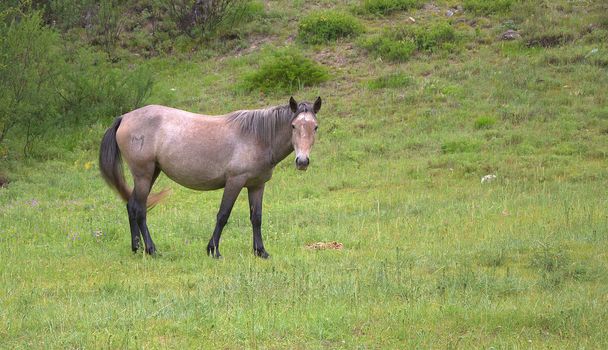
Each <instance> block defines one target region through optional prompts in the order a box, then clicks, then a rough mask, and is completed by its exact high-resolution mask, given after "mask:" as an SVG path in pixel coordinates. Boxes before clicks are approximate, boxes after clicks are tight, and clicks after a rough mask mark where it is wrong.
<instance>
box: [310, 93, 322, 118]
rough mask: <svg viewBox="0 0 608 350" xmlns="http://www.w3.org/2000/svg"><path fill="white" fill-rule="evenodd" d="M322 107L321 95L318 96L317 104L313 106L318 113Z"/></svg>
mask: <svg viewBox="0 0 608 350" xmlns="http://www.w3.org/2000/svg"><path fill="white" fill-rule="evenodd" d="M320 109H321V96H319V97H317V100H316V101H315V105H314V106H313V107H312V110H313V111H314V112H315V114H317V112H318V111H319V110H320Z"/></svg>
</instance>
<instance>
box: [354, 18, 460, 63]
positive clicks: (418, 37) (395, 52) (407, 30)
mask: <svg viewBox="0 0 608 350" xmlns="http://www.w3.org/2000/svg"><path fill="white" fill-rule="evenodd" d="M455 41H456V32H455V30H454V28H452V26H451V25H449V24H448V23H444V22H439V23H436V24H433V25H431V26H428V27H415V26H413V25H408V26H404V27H400V28H396V29H392V30H389V31H385V32H384V33H383V34H381V35H379V36H375V37H371V38H368V39H366V40H363V41H361V46H362V47H363V48H365V49H366V50H367V51H369V52H371V53H372V54H373V55H375V56H378V57H382V58H385V59H388V60H390V61H398V62H403V61H406V60H408V59H409V58H410V56H411V55H412V54H413V53H414V52H416V51H430V52H434V51H437V50H442V49H445V50H451V49H452V48H453V46H454V42H455Z"/></svg>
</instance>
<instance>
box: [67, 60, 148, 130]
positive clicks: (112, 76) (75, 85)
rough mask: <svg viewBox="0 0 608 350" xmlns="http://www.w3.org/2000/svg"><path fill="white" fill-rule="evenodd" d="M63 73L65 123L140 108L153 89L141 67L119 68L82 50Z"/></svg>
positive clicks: (113, 115)
mask: <svg viewBox="0 0 608 350" xmlns="http://www.w3.org/2000/svg"><path fill="white" fill-rule="evenodd" d="M75 56H76V57H77V59H76V60H74V62H71V63H70V69H69V70H68V71H67V72H66V73H65V77H64V78H65V84H64V85H63V92H62V96H63V102H64V103H63V107H62V110H63V113H62V114H63V115H64V116H66V117H67V118H66V119H67V122H68V123H70V124H74V123H82V122H85V123H91V122H94V121H97V120H99V119H100V118H107V117H116V116H118V115H121V114H124V113H126V112H128V111H131V110H133V109H136V108H138V107H141V106H142V105H143V104H144V102H145V100H146V99H147V98H148V97H149V95H150V93H151V91H152V85H153V80H152V73H151V72H150V71H149V70H148V69H147V68H146V67H145V66H144V67H137V68H133V69H120V68H114V67H112V66H110V64H108V63H107V62H106V61H104V60H103V58H102V57H100V56H99V55H97V54H95V53H93V52H90V51H88V50H84V49H81V50H79V51H78V52H77V53H75Z"/></svg>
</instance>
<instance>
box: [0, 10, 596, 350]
mask: <svg viewBox="0 0 608 350" xmlns="http://www.w3.org/2000/svg"><path fill="white" fill-rule="evenodd" d="M9 3H10V2H7V3H6V4H9ZM39 3H45V2H44V1H43V2H39ZM48 3H49V4H55V5H54V6H59V5H60V4H65V2H63V1H55V2H52V1H51V2H48ZM86 3H87V2H86V1H82V4H86ZM102 3H103V4H106V2H102ZM142 3H145V2H141V1H122V2H120V1H118V2H115V3H114V4H113V7H112V6H111V7H110V8H111V9H113V11H115V13H118V14H119V15H120V16H118V17H112V16H111V15H108V17H107V18H110V19H112V18H118V19H121V21H122V22H120V23H121V24H120V26H119V28H121V30H120V31H118V32H117V33H118V34H117V36H116V37H114V39H112V38H109V39H108V37H106V39H107V40H109V41H105V42H104V41H100V40H101V39H99V38H102V37H103V35H102V34H100V33H104V32H103V31H101V32H92V29H91V28H96V27H95V26H96V24H95V23H101V22H95V21H94V20H92V22H91V23H92V24H91V25H90V26H88V27H87V23H80V24H69V23H68V22H66V21H62V20H60V19H61V18H64V17H51V16H49V13H55V14H57V13H63V12H57V11H59V10H56V11H55V12H43V14H42V15H41V17H40V18H39V19H38V20H37V21H38V22H36V20H33V22H31V26H32V27H31V29H30V30H31V31H30V32H27V31H23V33H26V34H27V33H39V31H40V30H42V31H43V33H42V34H40V35H38V34H36V36H35V37H34V36H30V38H31V40H29V41H24V40H18V39H19V36H16V35H14V36H10V35H8V34H7V35H6V36H5V38H14V40H13V41H10V40H8V39H5V40H3V41H0V43H2V44H3V46H2V49H3V51H2V55H0V77H1V78H2V79H0V83H2V84H5V85H2V86H3V87H4V91H7V92H6V93H5V94H3V95H2V98H1V99H0V101H4V102H7V101H13V100H15V101H16V100H17V97H19V96H21V95H19V94H18V93H19V91H21V89H20V88H18V87H20V86H30V84H29V83H28V85H20V84H19V83H15V82H21V81H25V80H19V79H21V78H20V77H28V76H41V75H36V74H39V73H31V74H30V71H29V70H24V69H13V68H15V67H28V64H27V63H25V62H20V61H18V59H12V61H11V60H9V58H10V57H23V56H19V53H20V52H23V51H19V50H22V49H21V47H22V46H19V45H18V44H20V43H24V42H31V43H33V44H32V45H33V47H34V46H35V45H38V46H37V47H38V48H39V49H40V52H42V53H41V54H40V55H37V56H32V57H38V59H39V60H40V61H39V62H46V63H45V64H49V65H51V66H53V67H57V70H56V71H54V70H44V72H54V73H53V74H50V73H49V75H48V76H49V77H50V78H49V79H48V80H40V81H41V83H40V84H38V85H36V84H34V83H32V84H31V86H39V87H41V88H40V89H39V90H36V91H38V92H40V91H42V92H44V93H45V94H42V93H40V94H33V93H32V94H30V95H23V96H25V98H21V99H20V100H19V103H15V104H10V103H8V102H7V103H3V104H2V105H3V107H0V117H1V118H0V126H2V127H3V128H5V127H6V126H7V125H9V124H8V123H9V122H12V121H13V120H15V119H14V118H13V116H14V115H15V113H17V112H18V113H19V114H18V115H19V116H20V118H21V119H19V121H17V122H15V124H14V127H11V128H10V129H7V130H10V132H7V133H6V135H7V136H6V138H4V139H2V138H1V137H0V150H1V153H2V158H0V180H4V181H3V182H8V183H7V184H5V185H4V187H2V188H0V260H1V261H2V264H0V344H2V346H0V347H7V348H43V347H44V348H47V347H50V348H104V347H107V348H207V347H214V348H215V347H219V348H228V349H233V348H234V349H240V348H277V349H282V348H302V349H308V348H313V349H317V348H332V349H333V348H344V349H353V348H361V349H367V348H373V349H401V348H465V349H468V348H519V347H532V348H598V349H599V348H606V347H608V337H607V336H606V334H605V331H604V328H605V323H606V322H605V320H606V319H607V318H608V299H607V298H606V295H607V292H608V291H607V288H606V286H607V285H608V284H607V282H608V272H607V271H608V257H607V255H606V251H607V248H608V241H607V239H608V220H607V219H608V209H607V208H608V197H607V196H606V194H607V192H606V188H608V166H607V165H608V159H607V157H608V102H607V99H606V87H607V86H608V74H607V73H608V71H607V70H608V44H607V43H608V5H607V4H606V3H605V2H604V1H601V0H589V1H577V2H574V1H567V0H559V1H529V0H500V1H484V0H462V1H458V0H438V1H433V2H425V1H416V0H362V1H263V2H262V1H250V2H241V3H239V5H238V7H234V8H232V10H230V11H233V12H231V14H230V16H229V17H228V19H227V20H225V21H224V22H221V23H220V24H218V25H217V26H216V27H214V29H213V30H209V31H207V32H206V31H204V30H202V29H200V28H199V29H196V30H193V31H192V32H190V33H189V34H185V33H184V32H180V31H179V30H178V27H176V26H175V24H173V25H172V24H171V23H169V22H165V21H162V20H161V19H162V18H168V17H163V16H167V12H163V11H168V10H166V9H165V10H163V9H162V8H160V9H159V8H156V7H153V6H152V5H150V6H148V7H146V6H144V5H145V4H143V5H142ZM158 3H163V2H162V1H159V2H158ZM181 3H186V2H181ZM36 4H37V2H34V5H33V6H34V7H35V5H36ZM109 4H110V5H112V2H111V1H110V2H109ZM2 6H4V5H2ZM49 6H50V5H49ZM83 6H84V5H83ZM7 8H8V6H7ZM57 8H60V7H54V9H57ZM83 8H84V7H83ZM0 10H2V11H4V12H2V11H0V13H2V14H3V15H0V20H2V21H4V22H3V23H5V24H4V27H2V28H0V29H1V30H6V32H5V33H9V31H10V30H16V29H9V28H14V27H10V25H9V24H7V23H9V22H8V21H7V20H6V19H7V18H9V17H10V16H13V15H11V14H10V13H9V12H6V9H5V8H2V7H0ZM155 11H157V12H155ZM85 12H86V11H85ZM85 12H83V13H85ZM7 13H9V14H8V15H7ZM96 13H98V14H99V13H103V12H96ZM7 16H9V17H7ZM20 16H22V15H19V16H17V17H15V18H28V17H27V16H22V17H20ZM66 16H67V15H66ZM78 16H80V15H78ZM53 18H54V19H53ZM73 18H80V17H73ZM83 18H84V17H83ZM20 20H21V19H20ZM22 21H23V22H22V23H30V22H27V21H25V20H22ZM53 21H55V22H53ZM155 21H156V22H155ZM108 23H113V22H111V21H110V22H108ZM40 28H42V29H40ZM117 28H118V27H117ZM197 30H201V31H202V32H197ZM205 30H206V29H205ZM46 31H48V32H46ZM11 33H14V32H11ZM24 35H25V34H24ZM45 35H48V36H45ZM34 38H41V39H40V41H37V40H34ZM42 39H44V40H42ZM11 40H12V39H11ZM42 42H47V43H52V45H51V46H49V47H46V48H44V47H42V46H41V45H42V44H40V43H42ZM34 43H39V44H34ZM104 43H105V44H104ZM53 48H61V49H53ZM11 50H12V51H11ZM34 51H35V50H34ZM34 51H30V52H34ZM13 54H14V55H13ZM10 55H13V56H10ZM28 57H30V56H28ZM7 62H8V63H7ZM11 62H12V63H11ZM17 62H18V63H17ZM37 62H38V61H37ZM11 69H13V70H11ZM7 72H11V73H10V74H9V73H7ZM18 72H25V73H27V74H30V75H26V74H25V73H24V74H23V75H18ZM31 72H36V71H31ZM15 77H17V78H15ZM24 79H25V78H24ZM7 82H12V83H11V84H9V83H7ZM9 91H10V92H9ZM32 91H34V90H32ZM55 93H58V94H60V95H61V96H59V95H55ZM292 95H293V96H294V97H296V98H297V99H298V100H308V101H311V102H312V101H314V99H315V98H316V97H317V96H321V97H322V98H323V107H322V109H321V111H320V112H319V114H318V118H319V131H318V138H317V142H316V144H315V146H314V149H313V151H312V155H311V165H310V167H309V169H308V171H306V172H298V171H296V170H295V168H294V165H293V161H292V160H291V158H288V159H286V160H285V161H284V162H283V163H280V164H279V165H278V166H277V168H276V170H275V172H274V176H273V179H272V180H270V182H268V183H267V186H266V193H265V195H264V216H263V223H262V231H263V235H264V239H265V245H266V249H267V250H268V251H269V253H270V254H271V256H272V257H271V258H270V259H268V260H262V259H259V258H256V257H255V256H254V255H253V254H252V253H251V225H250V222H249V210H248V205H247V200H246V196H245V195H244V194H241V197H240V198H239V199H238V201H237V203H236V205H235V207H234V210H233V212H232V216H231V218H230V222H229V223H228V225H227V227H226V228H225V230H224V234H223V236H222V254H223V255H224V258H223V259H221V260H215V259H211V258H209V257H207V255H206V252H205V247H206V244H207V241H208V239H209V236H210V235H211V233H212V232H213V228H214V224H215V219H216V214H217V210H218V206H219V203H220V200H221V195H222V193H221V191H213V192H195V191H192V190H187V189H185V188H183V187H180V186H178V185H177V184H175V183H174V182H172V181H171V180H170V179H168V178H167V177H166V176H164V175H161V177H160V179H159V181H158V183H157V185H155V189H160V188H164V187H170V188H172V189H173V193H172V194H171V196H170V197H169V198H168V199H167V201H166V202H164V203H163V204H161V205H159V206H157V207H155V208H154V210H152V211H151V212H150V213H149V216H148V218H149V221H148V222H149V226H150V231H151V234H152V237H153V238H154V241H155V243H156V245H157V248H158V250H159V254H158V255H157V256H155V257H150V256H146V255H145V254H143V252H141V251H140V252H138V253H137V254H132V253H131V251H130V240H129V238H130V237H129V223H128V219H127V213H126V210H125V206H124V203H122V202H121V201H120V200H119V199H118V198H117V196H115V194H114V193H113V192H112V191H111V190H110V189H109V188H108V187H107V186H106V185H105V183H104V182H103V180H102V179H101V177H100V176H99V169H98V165H97V159H98V148H99V143H100V140H101V137H102V135H103V132H104V131H105V129H106V128H107V127H108V126H109V125H110V124H111V122H112V120H113V119H114V118H115V117H116V116H117V115H119V114H120V113H124V112H126V111H128V110H130V109H132V108H135V107H137V106H141V105H145V104H162V105H167V106H171V107H175V108H180V109H185V110H188V111H193V112H199V113H205V114H210V115H220V114H225V113H228V112H231V111H234V110H239V109H254V108H263V107H267V106H274V105H284V104H287V103H288V100H289V97H290V96H292ZM11 106H19V109H13V110H11V109H9V107H11ZM49 106H53V108H49ZM15 111H17V112H15ZM49 111H52V112H49ZM9 112H10V113H9ZM47 112H48V113H47ZM11 113H12V114H11ZM36 127H39V128H40V129H41V130H39V129H37V128H36ZM3 135H4V133H3ZM486 175H494V176H495V177H494V178H490V181H487V180H483V181H482V178H484V177H485V176H486ZM486 179H488V178H487V177H486ZM316 242H339V243H342V244H343V247H342V249H336V250H333V249H328V250H318V249H310V245H311V244H314V243H316Z"/></svg>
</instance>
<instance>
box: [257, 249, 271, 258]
mask: <svg viewBox="0 0 608 350" xmlns="http://www.w3.org/2000/svg"><path fill="white" fill-rule="evenodd" d="M255 255H256V256H259V257H260V258H262V259H268V258H270V254H268V253H267V252H266V250H256V251H255Z"/></svg>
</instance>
